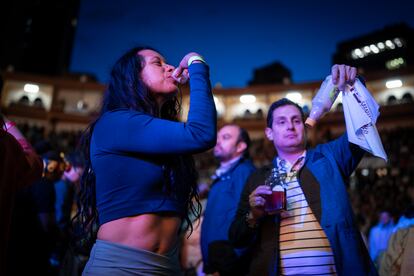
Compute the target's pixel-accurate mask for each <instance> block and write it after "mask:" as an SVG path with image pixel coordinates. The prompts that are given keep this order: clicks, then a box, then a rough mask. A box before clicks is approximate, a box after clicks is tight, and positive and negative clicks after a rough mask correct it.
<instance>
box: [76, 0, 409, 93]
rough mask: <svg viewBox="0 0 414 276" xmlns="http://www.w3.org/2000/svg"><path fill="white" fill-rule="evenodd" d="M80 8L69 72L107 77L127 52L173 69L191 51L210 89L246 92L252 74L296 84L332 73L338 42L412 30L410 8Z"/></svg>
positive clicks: (156, 3)
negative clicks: (154, 53) (144, 50)
mask: <svg viewBox="0 0 414 276" xmlns="http://www.w3.org/2000/svg"><path fill="white" fill-rule="evenodd" d="M359 2H360V1H356V0H352V1H276V0H273V1H270V0H269V1H264V0H256V1H245V0H239V1H226V0H221V1H217V0H210V1H197V0H193V1H188V0H176V1H172V0H171V1H167V0H117V1H113V0H82V2H81V8H80V13H79V19H78V25H77V32H76V37H75V42H74V47H73V53H72V63H71V71H72V72H85V73H92V74H94V75H96V77H97V78H98V80H99V81H100V82H106V80H107V78H108V73H109V70H110V68H111V66H112V65H113V63H114V62H115V61H116V59H117V58H118V57H119V56H120V55H122V54H123V53H124V52H125V51H126V50H128V49H129V48H132V47H134V46H137V45H148V46H151V47H154V48H155V49H157V50H159V51H160V52H161V53H162V54H163V55H164V56H165V58H166V59H167V61H168V62H169V63H171V64H172V65H177V64H178V63H179V61H180V60H181V58H182V57H183V56H184V55H185V54H186V53H188V52H190V51H196V52H199V53H200V54H202V55H203V56H204V57H205V59H206V61H207V62H208V63H209V65H210V71H211V81H212V84H213V85H215V84H216V83H217V82H220V83H221V84H222V86H223V87H226V88H228V87H244V86H246V85H247V82H248V81H249V80H250V79H252V77H253V70H254V69H255V68H259V67H261V66H264V65H267V64H269V63H272V62H274V61H280V62H282V63H283V64H284V65H285V66H287V67H288V68H289V69H290V70H291V71H292V77H293V81H294V82H305V81H313V80H321V79H322V78H324V77H325V75H327V74H328V73H329V70H330V66H331V62H332V55H333V53H334V52H335V49H336V45H337V43H338V42H341V41H343V40H348V39H352V38H355V37H358V36H361V35H364V34H367V33H369V32H371V31H374V30H377V29H381V28H383V27H384V26H386V25H389V24H395V23H401V22H405V23H407V24H408V25H410V26H411V27H414V12H413V11H414V1H408V0H407V1H400V0H398V1H395V0H394V1H377V2H375V1H365V3H362V4H361V3H359Z"/></svg>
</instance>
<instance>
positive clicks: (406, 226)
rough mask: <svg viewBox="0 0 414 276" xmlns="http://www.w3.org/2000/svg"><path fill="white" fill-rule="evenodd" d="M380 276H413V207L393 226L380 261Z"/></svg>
mask: <svg viewBox="0 0 414 276" xmlns="http://www.w3.org/2000/svg"><path fill="white" fill-rule="evenodd" d="M379 274H380V275H381V276H405V275H414V205H411V206H409V207H408V208H407V210H406V211H405V212H404V214H403V216H401V218H400V219H399V221H398V223H397V225H396V226H395V229H394V232H393V234H392V235H391V238H390V240H389V242H388V246H387V248H386V250H385V252H384V254H382V257H381V259H380V268H379Z"/></svg>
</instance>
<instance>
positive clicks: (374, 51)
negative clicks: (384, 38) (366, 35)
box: [369, 44, 379, 54]
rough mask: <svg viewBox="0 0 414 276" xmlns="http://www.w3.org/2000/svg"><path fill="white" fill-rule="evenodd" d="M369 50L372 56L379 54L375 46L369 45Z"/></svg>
mask: <svg viewBox="0 0 414 276" xmlns="http://www.w3.org/2000/svg"><path fill="white" fill-rule="evenodd" d="M369 48H370V49H371V51H372V52H373V53H374V54H378V53H379V49H378V48H377V46H375V45H374V44H371V45H369Z"/></svg>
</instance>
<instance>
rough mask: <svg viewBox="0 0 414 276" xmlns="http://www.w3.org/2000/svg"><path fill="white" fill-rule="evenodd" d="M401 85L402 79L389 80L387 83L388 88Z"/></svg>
mask: <svg viewBox="0 0 414 276" xmlns="http://www.w3.org/2000/svg"><path fill="white" fill-rule="evenodd" d="M401 86H402V81H401V80H389V81H387V82H386V83H385V87H387V88H388V89H392V88H398V87H401Z"/></svg>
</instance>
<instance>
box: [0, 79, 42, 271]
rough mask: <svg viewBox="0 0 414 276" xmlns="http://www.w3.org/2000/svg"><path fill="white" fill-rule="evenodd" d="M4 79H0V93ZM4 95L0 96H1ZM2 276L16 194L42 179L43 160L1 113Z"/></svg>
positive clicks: (0, 198)
mask: <svg viewBox="0 0 414 276" xmlns="http://www.w3.org/2000/svg"><path fill="white" fill-rule="evenodd" d="M2 88H3V80H2V79H1V78H0V93H1V91H2ZM0 98H1V97H0ZM0 126H1V127H0V222H1V224H2V226H1V227H0V275H8V274H9V271H10V262H9V261H10V248H11V245H10V235H11V224H12V216H13V209H14V205H15V196H16V193H17V192H18V191H19V190H21V189H22V188H24V187H26V186H28V185H29V184H31V183H32V182H33V181H34V180H36V179H38V178H40V176H41V173H42V161H41V159H40V158H39V157H38V156H37V154H36V152H35V151H34V150H33V148H32V147H31V145H30V144H29V143H28V142H27V140H26V139H25V138H24V136H23V135H22V134H21V133H20V131H19V130H18V129H17V128H16V124H15V123H13V122H11V121H9V120H8V119H6V118H4V117H3V115H2V114H1V112H0Z"/></svg>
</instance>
